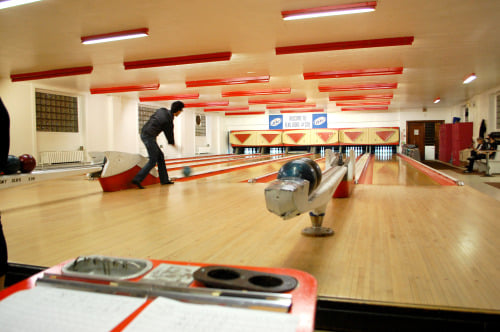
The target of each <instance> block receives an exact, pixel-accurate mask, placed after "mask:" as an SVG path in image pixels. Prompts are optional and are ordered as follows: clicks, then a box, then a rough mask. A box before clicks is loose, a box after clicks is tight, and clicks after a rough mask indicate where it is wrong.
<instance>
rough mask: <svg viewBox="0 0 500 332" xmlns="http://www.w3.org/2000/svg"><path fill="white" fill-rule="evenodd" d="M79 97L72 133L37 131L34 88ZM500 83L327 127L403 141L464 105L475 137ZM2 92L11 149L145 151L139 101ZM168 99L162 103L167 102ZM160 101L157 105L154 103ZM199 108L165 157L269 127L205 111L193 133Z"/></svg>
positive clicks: (263, 120)
mask: <svg viewBox="0 0 500 332" xmlns="http://www.w3.org/2000/svg"><path fill="white" fill-rule="evenodd" d="M36 89H43V90H46V91H49V92H55V93H62V94H69V95H74V96H78V98H79V126H80V128H79V130H80V132H79V133H78V134H73V133H37V131H36V117H35V90H36ZM498 91H500V87H498V88H495V89H492V90H490V91H487V92H485V93H483V94H480V95H478V96H474V97H472V98H470V99H469V100H467V101H465V102H464V103H463V104H460V105H455V106H453V107H439V106H437V105H436V106H433V107H430V108H428V110H427V111H426V112H423V111H422V109H415V110H407V111H403V112H388V113H364V114H359V113H354V112H353V113H350V112H338V113H328V127H329V128H356V127H400V128H401V141H402V142H403V141H405V137H404V135H405V134H406V133H405V132H404V131H405V129H406V122H407V121H418V120H444V121H445V122H446V123H451V122H452V121H453V117H460V118H461V120H462V121H465V106H466V105H468V107H469V119H468V120H469V121H472V122H474V136H477V134H478V133H479V126H480V123H481V120H482V119H485V120H486V123H487V127H488V132H490V131H494V130H496V128H495V125H496V124H495V109H494V106H495V104H494V98H493V97H494V95H495V93H497V92H498ZM0 97H2V100H3V102H4V103H5V105H6V107H7V109H8V111H9V114H10V117H11V150H10V152H11V154H14V155H20V154H23V153H30V154H33V155H35V156H36V155H38V152H40V151H50V150H55V151H62V150H76V149H78V148H79V147H80V146H83V147H84V149H85V150H86V151H106V150H118V151H124V152H130V153H141V154H144V155H147V153H146V151H145V148H144V145H143V144H142V142H141V140H140V137H139V133H138V123H137V122H138V121H137V119H138V115H137V112H138V110H137V109H138V101H137V100H136V99H130V98H127V97H124V96H121V95H110V96H107V95H90V94H89V93H88V92H77V91H61V90H60V89H57V90H54V89H50V87H48V86H44V85H43V84H42V83H40V82H35V83H31V82H30V83H23V82H18V83H11V82H10V81H9V80H5V79H4V80H0ZM169 105H170V104H168V105H166V106H167V107H169ZM154 106H158V107H159V105H154ZM202 112H203V111H202V110H201V109H185V110H184V112H182V114H181V115H180V116H178V117H176V118H175V120H174V121H175V132H174V135H175V138H176V144H177V145H178V146H180V147H181V150H180V151H178V150H176V149H174V148H172V147H170V146H167V142H166V140H165V138H164V135H160V136H159V138H158V143H159V144H160V145H162V147H163V151H164V153H165V155H166V156H167V158H168V157H176V156H181V155H183V156H193V155H195V153H196V151H197V150H196V148H197V147H198V146H206V145H207V144H209V145H210V153H213V154H219V153H227V152H229V151H230V150H231V149H230V147H229V145H228V134H229V132H230V131H231V130H266V129H268V128H269V120H268V115H248V116H224V115H222V114H218V113H204V114H205V115H206V119H207V136H206V137H205V138H196V137H195V117H196V114H197V113H198V114H201V113H202Z"/></svg>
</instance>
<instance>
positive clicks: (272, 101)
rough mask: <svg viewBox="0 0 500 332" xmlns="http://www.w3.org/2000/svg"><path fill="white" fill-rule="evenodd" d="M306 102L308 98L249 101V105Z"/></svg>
mask: <svg viewBox="0 0 500 332" xmlns="http://www.w3.org/2000/svg"><path fill="white" fill-rule="evenodd" d="M305 101H306V98H305V97H304V98H288V99H258V100H249V101H248V103H249V104H251V105H252V104H253V105H255V104H281V103H303V102H305Z"/></svg>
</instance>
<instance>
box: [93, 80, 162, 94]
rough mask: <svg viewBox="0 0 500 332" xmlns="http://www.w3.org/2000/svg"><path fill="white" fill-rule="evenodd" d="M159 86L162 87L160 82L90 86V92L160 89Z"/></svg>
mask: <svg viewBox="0 0 500 332" xmlns="http://www.w3.org/2000/svg"><path fill="white" fill-rule="evenodd" d="M159 88H160V83H152V84H141V85H127V86H112V87H106V88H90V93H91V94H93V95H95V94H103V93H119V92H130V91H146V90H158V89H159Z"/></svg>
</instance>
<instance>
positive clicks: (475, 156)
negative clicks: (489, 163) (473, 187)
mask: <svg viewBox="0 0 500 332" xmlns="http://www.w3.org/2000/svg"><path fill="white" fill-rule="evenodd" d="M467 159H469V165H467V170H468V171H469V172H472V169H473V168H474V162H475V161H476V160H479V159H486V155H485V154H484V153H477V152H476V151H472V153H471V156H470V157H469V158H467Z"/></svg>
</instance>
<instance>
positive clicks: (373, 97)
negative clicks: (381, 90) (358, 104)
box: [328, 93, 394, 101]
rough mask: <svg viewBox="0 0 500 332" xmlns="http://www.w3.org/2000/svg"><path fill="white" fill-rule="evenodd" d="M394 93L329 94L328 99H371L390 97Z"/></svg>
mask: <svg viewBox="0 0 500 332" xmlns="http://www.w3.org/2000/svg"><path fill="white" fill-rule="evenodd" d="M393 97H394V95H393V94H392V93H391V94H380V95H357V96H330V97H329V98H328V99H329V100H330V101H344V100H373V99H392V98H393Z"/></svg>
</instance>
